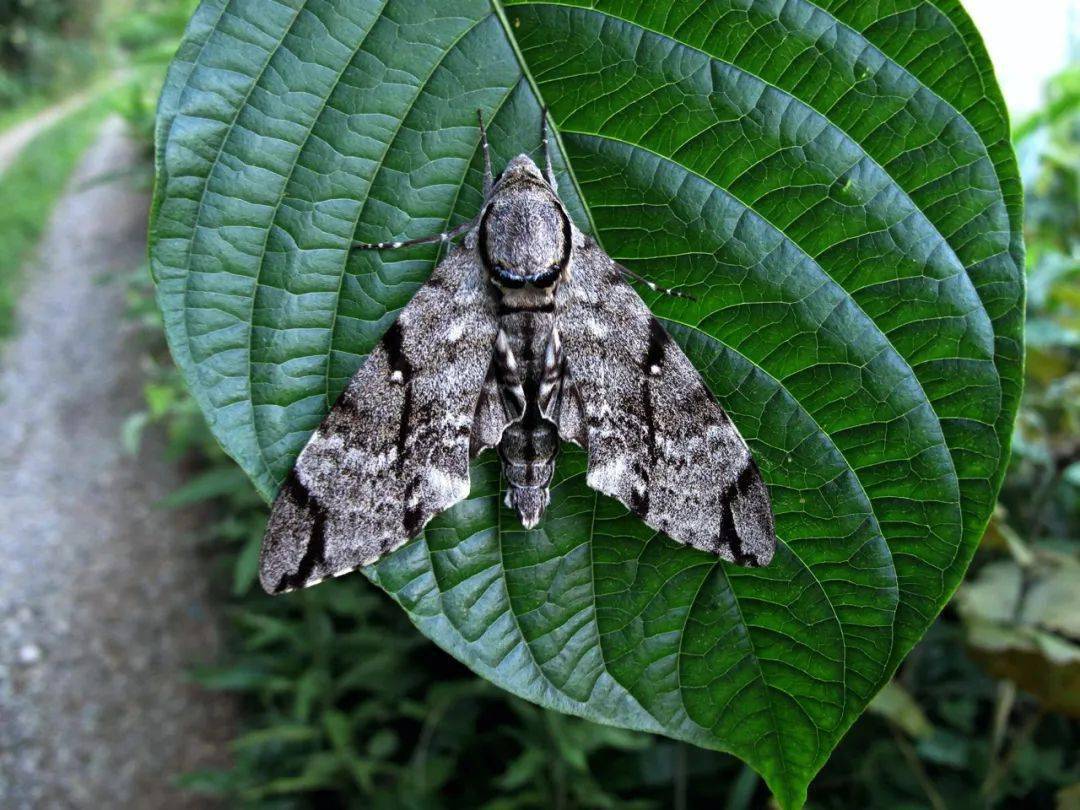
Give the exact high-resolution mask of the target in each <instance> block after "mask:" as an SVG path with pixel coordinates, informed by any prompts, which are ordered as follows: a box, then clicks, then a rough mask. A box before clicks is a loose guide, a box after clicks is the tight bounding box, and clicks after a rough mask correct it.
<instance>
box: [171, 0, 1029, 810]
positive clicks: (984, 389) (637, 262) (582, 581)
mask: <svg viewBox="0 0 1080 810" xmlns="http://www.w3.org/2000/svg"><path fill="white" fill-rule="evenodd" d="M541 103H546V104H547V105H548V106H549V107H550V110H551V115H552V118H553V120H554V122H555V124H556V127H557V133H558V147H559V150H558V151H559V156H558V161H557V162H558V168H559V174H560V178H561V180H560V183H561V189H562V193H563V196H564V198H565V199H566V200H567V202H568V204H569V206H570V208H571V210H572V212H573V213H574V216H575V218H576V219H577V220H578V222H579V224H580V225H581V227H583V228H585V229H587V230H590V231H591V232H593V233H594V234H595V235H596V236H597V237H598V238H599V239H600V241H601V242H602V244H603V245H604V246H605V248H606V249H607V250H608V252H610V253H611V254H612V255H613V256H615V257H617V258H618V259H620V260H621V261H623V262H624V263H625V264H627V265H628V266H630V267H632V268H634V269H635V270H638V271H639V272H642V273H644V274H647V275H648V276H650V277H652V278H654V279H656V280H657V281H658V282H660V283H663V284H667V285H674V286H678V287H680V288H684V289H689V290H691V291H692V292H693V294H694V295H695V296H696V300H694V301H687V300H677V299H660V300H655V301H652V300H650V302H651V303H652V304H653V305H654V309H655V311H656V312H657V313H658V314H660V315H661V316H662V317H663V318H664V319H665V320H666V322H667V324H668V325H669V327H670V329H671V331H672V333H673V334H674V335H675V337H676V338H677V339H678V341H679V342H680V343H681V345H682V346H683V347H684V349H685V350H686V351H687V353H688V355H689V356H690V357H691V359H693V360H694V362H695V363H696V364H697V366H698V368H699V369H701V371H702V373H703V374H704V376H705V378H706V380H707V381H708V383H709V385H710V387H711V388H712V390H713V391H714V393H715V394H716V395H717V397H718V398H719V399H720V400H721V401H722V402H723V404H724V405H725V407H726V408H727V409H728V411H729V413H731V414H732V416H733V418H734V419H735V421H736V423H737V424H738V426H739V428H740V430H741V431H742V433H743V435H744V436H746V438H747V439H748V440H749V442H750V444H751V445H752V447H753V449H754V451H755V454H756V455H757V457H758V459H759V462H760V466H761V467H762V470H763V472H764V474H765V477H766V479H767V481H768V483H769V485H770V488H771V492H772V496H773V500H774V506H775V511H776V517H777V528H778V534H779V536H780V539H781V543H780V548H779V551H778V553H777V557H776V560H775V561H774V563H773V564H772V565H771V566H769V567H768V568H766V569H759V570H752V571H751V570H745V569H740V568H737V567H733V566H729V565H725V564H718V563H716V562H715V561H714V560H712V559H710V558H709V557H707V556H706V555H703V554H700V553H697V552H694V551H692V550H689V549H686V548H683V547H680V546H677V545H676V544H674V543H672V542H670V541H669V540H667V539H665V538H663V537H661V536H656V535H654V534H653V533H652V532H651V531H649V530H648V529H647V528H646V527H645V526H644V525H642V524H641V523H640V522H639V521H637V520H635V519H633V518H632V517H629V516H628V515H627V514H626V513H625V510H623V509H621V508H620V507H619V506H618V505H617V504H616V503H614V502H613V501H610V500H608V499H606V498H604V497H601V496H597V495H596V494H595V493H593V492H591V491H590V490H589V489H588V488H586V487H585V485H584V481H583V477H584V476H583V470H584V461H583V458H582V457H581V455H580V454H579V453H574V452H568V453H567V454H566V455H565V456H564V458H563V459H562V461H561V472H560V479H559V482H558V484H557V486H556V487H555V490H554V500H553V504H552V508H551V511H550V514H549V515H548V517H547V519H546V520H545V522H544V524H543V525H542V526H541V527H540V528H539V529H537V530H535V531H532V532H524V531H522V530H521V529H520V526H519V525H518V524H517V523H516V521H515V520H514V519H513V518H512V517H511V516H510V515H508V514H506V513H504V511H503V510H502V508H501V507H500V505H499V502H498V497H497V490H498V483H499V482H498V469H497V466H496V465H494V464H493V463H491V462H487V463H482V464H478V465H477V467H476V469H475V470H474V487H473V495H472V497H471V498H470V499H469V500H468V501H467V502H465V503H464V504H462V505H460V506H459V507H458V508H455V509H454V510H452V511H451V512H449V513H447V514H446V515H444V516H443V517H442V518H439V519H437V520H436V522H435V523H433V524H432V525H431V526H430V527H429V528H428V530H427V532H426V533H425V536H424V537H423V538H420V539H418V540H417V541H416V542H413V543H411V544H409V545H407V546H406V547H404V548H403V549H401V550H400V551H399V552H397V553H396V554H394V555H392V556H391V557H390V558H389V559H387V560H385V561H384V562H382V563H380V564H379V565H378V566H375V567H374V568H373V569H371V570H370V571H369V575H370V576H371V578H372V579H373V580H374V581H376V582H377V583H378V584H379V585H381V586H382V587H384V588H385V589H386V590H387V591H389V592H390V593H391V594H392V595H393V596H394V597H395V598H396V599H397V600H398V601H399V602H400V603H401V605H402V606H403V607H404V609H405V610H407V611H408V612H409V614H410V616H411V617H412V618H413V620H414V621H415V622H416V623H417V624H418V626H419V627H420V628H421V629H422V630H423V631H424V632H425V633H426V634H427V635H429V636H430V637H431V638H433V639H434V640H435V641H436V642H438V643H439V644H440V645H441V646H443V647H444V648H445V649H447V650H448V651H449V652H451V653H452V654H453V655H455V656H457V657H458V658H460V659H461V660H462V661H464V662H465V663H467V664H468V665H469V666H470V667H472V668H473V669H474V670H475V671H476V672H478V673H480V674H481V675H483V676H484V677H486V678H489V679H490V680H492V681H494V682H495V683H498V684H499V685H501V686H503V687H505V688H507V689H510V690H512V691H514V692H516V693H518V694H520V695H522V696H524V697H527V698H529V699H531V700H534V701H536V702H538V703H541V704H544V705H546V706H550V707H553V708H556V709H560V710H563V711H567V712H573V713H576V714H580V715H584V716H587V717H591V718H594V719H597V720H600V721H603V722H608V723H614V724H618V725H623V726H627V727H631V728H639V729H646V730H651V731H656V732H660V733H664V734H668V735H671V736H674V737H678V738H682V739H685V740H689V741H692V742H695V743H697V744H700V745H703V746H707V747H712V748H718V749H722V750H727V751H731V752H733V753H735V754H737V755H738V756H740V757H742V758H743V759H745V760H747V761H748V762H750V763H751V764H752V765H753V766H754V767H755V768H756V769H757V770H759V771H760V772H761V773H762V774H763V775H764V776H765V778H766V780H767V781H768V783H769V785H770V787H771V788H772V790H773V791H774V792H775V794H776V795H777V796H778V798H779V799H780V800H781V802H782V804H784V805H785V806H797V805H798V804H800V803H801V801H802V800H803V798H804V797H805V791H806V785H807V783H808V782H809V780H810V778H811V777H812V776H813V774H814V773H815V772H816V771H817V770H818V769H819V768H820V767H821V765H822V764H823V763H824V761H825V759H826V758H827V756H828V753H829V751H831V749H832V748H833V747H834V746H835V744H836V742H837V741H838V739H839V737H840V736H841V735H842V734H843V732H844V731H845V730H846V729H847V728H848V727H849V726H850V724H851V723H852V722H853V721H854V720H855V718H857V717H858V715H859V714H860V713H861V711H862V710H863V709H864V708H865V706H866V704H867V702H868V700H869V699H870V697H871V696H872V695H873V694H874V693H875V692H876V691H877V690H878V689H879V688H880V687H881V686H882V685H883V684H884V683H885V682H886V680H887V679H888V676H889V674H890V673H891V671H892V670H893V669H894V668H895V666H896V665H897V664H898V662H899V661H900V659H901V658H902V657H903V655H904V654H905V653H906V652H907V650H908V649H910V647H911V645H912V644H913V643H914V642H915V641H916V640H917V639H918V638H919V636H920V635H921V634H922V632H923V631H924V630H925V628H926V627H927V625H928V623H929V622H930V621H931V620H932V619H933V617H934V616H935V615H936V613H937V612H938V610H940V608H941V606H942V605H943V604H944V601H945V600H946V599H947V598H948V596H949V595H950V594H951V593H952V591H953V590H954V589H955V587H956V585H957V583H958V582H959V579H960V577H961V575H962V573H963V571H964V569H965V568H966V566H967V563H968V560H969V558H970V555H971V552H972V550H973V548H974V545H975V543H976V542H977V539H978V536H979V534H980V532H981V529H982V527H983V525H984V524H985V521H986V519H987V518H988V516H989V511H990V508H991V506H992V504H993V500H994V496H995V493H996V490H997V487H998V484H999V483H1000V478H1001V474H1002V471H1003V467H1004V461H1005V458H1006V455H1007V451H1008V441H1009V434H1010V430H1011V425H1012V418H1013V415H1014V413H1015V409H1016V402H1017V397H1018V394H1019V384H1020V382H1019V381H1020V357H1021V331H1020V330H1021V325H1022V324H1021V303H1022V294H1023V290H1022V278H1021V272H1020V267H1021V266H1022V255H1021V251H1022V248H1021V244H1020V231H1019V216H1020V196H1019V185H1018V181H1017V178H1016V171H1015V166H1014V162H1013V157H1012V153H1011V150H1010V148H1009V145H1008V131H1007V122H1006V117H1005V114H1004V110H1003V105H1002V103H1001V99H1000V96H999V94H998V91H997V89H996V86H995V84H994V80H993V76H992V72H991V71H990V68H989V65H988V62H987V59H986V56H985V53H984V51H983V49H982V46H981V43H980V42H979V39H978V36H977V34H976V33H975V31H974V29H973V28H972V26H971V24H970V21H969V20H968V19H967V17H966V16H965V15H964V13H963V11H962V10H961V9H960V7H959V5H958V4H957V3H956V2H955V0H932V2H931V0H883V2H878V3H873V4H868V3H856V2H851V1H850V0H829V1H826V2H822V1H821V0H818V2H814V3H811V2H809V1H808V0H715V2H710V3H700V2H675V3H648V2H644V0H639V1H638V2H631V1H630V0H621V1H620V0H594V1H593V2H586V0H579V1H578V2H573V0H562V2H547V3H536V2H514V3H506V4H505V6H503V5H498V4H494V3H489V2H480V0H449V1H447V0H442V1H441V2H417V1H416V0H408V2H406V0H398V1H397V2H395V0H386V1H385V2H375V0H370V1H369V0H357V1H356V2H348V3H343V2H331V1H330V0H306V1H305V0H276V2H255V1H254V0H246V1H244V0H232V1H231V2H225V0H206V2H204V3H203V5H202V6H201V7H200V8H199V10H198V12H197V13H196V16H195V18H194V19H193V21H192V24H191V27H190V29H189V32H188V36H187V38H186V39H185V42H184V44H183V46H182V47H181V50H180V52H179V54H178V56H177V59H176V62H175V63H174V65H173V67H172V69H171V72H170V75H169V79H168V82H167V85H166V88H165V93H164V95H163V98H162V104H161V111H160V115H159V133H158V134H159V139H158V188H157V194H156V199H155V207H154V215H153V221H152V241H153V268H154V273H155V278H156V279H157V282H158V290H159V298H160V302H161V306H162V309H163V311H164V313H165V318H166V326H167V330H168V334H169V340H170V345H171V347H172V350H173V353H174V356H175V357H176V359H177V362H178V363H179V364H180V366H181V368H182V369H183V370H184V372H185V374H186V375H187V378H188V380H189V381H190V383H191V386H192V390H193V391H194V393H195V396H196V397H197V398H198V400H199V402H200V405H201V406H202V408H203V410H204V411H205V413H206V415H207V418H208V419H209V421H210V424H211V425H212V427H213V429H214V431H215V433H216V435H217V436H218V437H219V439H220V440H221V442H222V444H223V445H224V446H225V447H226V449H227V450H228V451H229V452H230V453H231V454H232V455H233V456H234V457H235V458H236V459H237V461H238V462H239V463H240V464H241V465H242V466H243V467H244V469H245V470H246V471H247V472H248V473H249V474H250V475H251V476H252V478H253V479H254V481H255V482H256V484H257V485H258V487H259V488H260V490H261V491H262V492H263V493H264V494H265V495H266V496H268V497H269V496H271V495H272V494H273V492H274V491H275V489H276V486H277V484H278V483H279V482H280V481H281V480H282V478H283V477H284V475H285V474H286V472H287V471H288V470H289V468H290V467H291V465H292V463H293V460H294V459H295V456H296V454H297V452H298V451H299V449H300V447H301V446H302V445H303V442H304V441H305V440H306V438H307V436H308V435H309V434H310V432H311V431H312V430H313V429H314V428H315V426H316V425H317V424H318V423H319V421H320V419H321V418H322V416H323V415H324V414H325V412H326V410H327V408H328V406H329V404H330V403H331V402H332V401H333V399H334V397H335V396H336V394H337V393H338V392H339V391H340V390H341V388H342V387H343V386H344V384H345V382H346V381H347V380H348V378H349V376H350V375H351V374H352V373H353V371H355V369H356V368H357V367H358V365H359V364H360V363H361V362H362V359H363V357H364V356H365V354H366V352H367V351H369V350H370V348H371V346H372V345H373V344H374V342H375V341H376V340H377V338H378V337H379V335H380V334H381V333H382V332H383V331H384V330H385V328H386V327H387V326H388V324H389V323H390V322H391V321H392V319H393V318H394V315H395V313H396V311H397V310H398V309H399V308H400V307H401V306H403V305H404V303H405V302H406V301H407V300H408V298H409V296H410V295H411V294H412V292H413V291H414V290H415V289H416V287H417V285H418V284H419V283H421V282H422V280H423V279H424V278H425V277H426V275H427V273H428V272H429V271H430V267H431V262H432V261H433V260H434V259H435V258H436V253H435V250H434V249H428V248H417V249H414V250H411V251H408V252H405V253H384V254H381V255H379V254H371V253H364V254H362V255H361V254H351V255H350V253H349V251H348V245H349V243H350V242H351V241H353V240H354V239H362V240H367V241H376V240H382V239H388V238H391V237H394V238H400V237H407V236H417V235H423V234H426V233H431V232H436V231H440V230H443V229H444V228H445V227H446V225H447V223H448V222H449V223H451V224H453V223H456V222H459V221H461V220H462V219H464V218H467V217H470V216H471V215H473V214H474V213H475V212H476V210H477V208H478V206H479V203H480V192H479V186H480V174H479V155H478V150H477V147H478V134H477V130H476V128H475V111H476V110H477V109H481V110H483V111H484V112H485V114H486V116H487V118H489V119H490V121H491V125H490V131H491V137H492V142H493V146H494V148H495V152H496V162H499V163H501V162H503V161H505V160H507V159H508V158H509V157H511V156H513V155H514V154H516V153H518V152H520V151H527V150H530V149H533V148H535V147H536V145H537V140H538V120H539V109H540V104H541Z"/></svg>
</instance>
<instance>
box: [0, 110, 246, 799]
mask: <svg viewBox="0 0 1080 810" xmlns="http://www.w3.org/2000/svg"><path fill="white" fill-rule="evenodd" d="M138 159H139V158H138V155H137V153H136V150H135V149H134V148H133V146H132V144H131V143H130V142H129V141H128V140H126V139H125V137H124V136H123V133H122V129H121V127H120V125H119V123H118V122H116V121H110V122H109V124H108V125H107V126H106V128H105V129H104V130H103V133H102V136H101V137H100V139H99V140H98V142H97V143H96V144H95V146H94V147H93V148H92V149H91V150H90V151H89V153H88V154H87V155H86V157H85V158H84V160H83V162H82V164H81V166H80V168H79V169H78V171H77V172H76V176H75V177H74V178H72V182H71V185H70V187H69V191H68V192H67V194H66V195H65V196H64V198H63V199H62V201H61V202H60V204H59V206H58V208H57V210H56V212H55V214H54V216H53V219H52V222H51V225H50V228H49V231H48V233H47V235H46V237H45V240H44V242H43V245H44V246H45V247H44V248H43V250H42V253H41V256H40V258H39V260H38V261H37V262H36V264H35V265H34V266H32V267H31V268H30V271H31V274H32V275H31V279H30V282H29V289H28V290H27V293H26V295H25V296H24V297H23V300H22V301H21V303H20V307H19V313H18V321H17V323H18V329H19V332H18V334H17V335H16V337H14V338H13V339H12V340H11V341H10V343H9V344H8V345H7V346H6V349H5V351H4V355H3V360H2V362H0V492H2V493H3V496H2V507H0V806H3V807H4V808H10V809H12V810H14V809H15V808H18V809H19V810H21V808H38V807H50V808H52V807H57V808H67V807H76V808H84V807H85V808H98V807H124V808H127V807H139V808H147V807H153V808H175V807H194V806H202V804H200V802H198V801H197V800H195V799H193V798H192V797H191V796H189V795H184V794H181V793H179V792H178V791H177V790H175V789H174V788H173V787H172V786H171V784H170V780H171V779H172V778H173V777H174V776H175V775H176V774H178V773H182V772H184V771H188V770H192V769H196V768H203V767H213V766H215V765H216V766H220V765H222V764H223V750H224V746H223V740H224V739H227V738H228V736H229V735H230V734H231V732H232V728H231V711H230V708H231V707H230V705H229V704H228V702H226V701H225V700H224V699H223V698H222V697H220V696H218V697H215V696H211V695H208V694H206V693H205V692H202V691H201V690H199V689H198V688H197V687H195V686H193V685H191V684H189V683H187V682H186V679H185V676H184V670H185V668H188V667H190V666H192V665H193V664H194V663H196V662H199V661H207V660H212V659H213V657H214V656H215V654H216V653H215V651H216V648H217V636H216V630H215V623H214V622H213V621H212V617H211V615H210V612H209V604H208V600H207V594H206V587H205V584H206V578H205V574H204V569H205V564H204V561H203V560H202V559H201V558H200V553H199V551H198V549H197V546H196V531H195V529H196V525H195V522H196V516H195V515H191V514H188V515H180V514H177V513H175V512H168V511H165V510H158V509H154V508H153V504H154V503H155V502H156V501H157V500H159V499H160V498H161V497H162V496H164V495H165V494H167V493H168V492H170V491H172V490H173V489H175V487H176V486H177V484H178V480H179V479H178V473H177V471H176V470H175V469H174V468H173V467H172V466H171V465H170V464H169V463H167V462H166V461H165V460H163V458H162V453H161V445H160V442H155V441H153V440H150V441H148V442H144V448H143V451H142V453H141V455H140V456H139V457H138V458H132V457H130V456H128V455H125V453H124V451H123V450H122V448H121V443H120V430H121V425H122V424H123V422H124V420H125V417H126V416H127V415H128V414H130V413H132V412H133V411H135V410H138V408H139V405H140V399H141V394H140V388H141V384H142V381H141V379H140V373H139V360H140V348H139V340H138V337H137V335H136V333H135V330H134V329H133V328H132V327H130V326H128V325H126V323H125V321H124V317H123V313H124V306H125V304H124V292H125V291H124V283H123V282H124V278H125V276H126V275H127V274H128V273H129V272H130V271H131V270H132V269H133V268H135V267H137V266H138V265H139V264H140V263H141V262H142V261H143V255H144V251H145V248H146V239H145V231H146V206H147V195H146V194H145V193H144V192H141V191H135V190H133V189H132V188H131V187H130V181H125V180H123V179H120V180H113V181H109V182H101V183H97V184H94V183H93V182H90V183H89V184H88V183H87V181H92V180H93V178H95V177H100V176H103V175H106V174H110V175H112V176H113V177H115V176H116V174H117V173H118V170H122V169H124V168H125V167H129V166H132V165H134V164H135V163H136V162H137V160H138Z"/></svg>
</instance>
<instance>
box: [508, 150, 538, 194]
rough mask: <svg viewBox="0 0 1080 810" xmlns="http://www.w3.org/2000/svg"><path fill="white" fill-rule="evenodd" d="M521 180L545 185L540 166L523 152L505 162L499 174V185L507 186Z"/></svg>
mask: <svg viewBox="0 0 1080 810" xmlns="http://www.w3.org/2000/svg"><path fill="white" fill-rule="evenodd" d="M522 181H525V182H533V183H543V184H544V185H547V181H546V180H545V179H544V175H543V173H542V172H541V171H540V167H539V166H537V165H536V163H535V162H534V161H533V159H532V158H531V157H529V156H528V155H525V154H521V155H518V156H517V157H516V158H514V159H513V160H511V161H510V162H509V163H507V164H506V168H505V169H503V171H502V174H501V175H499V185H500V186H508V185H511V184H513V183H518V182H522Z"/></svg>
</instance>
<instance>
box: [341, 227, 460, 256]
mask: <svg viewBox="0 0 1080 810" xmlns="http://www.w3.org/2000/svg"><path fill="white" fill-rule="evenodd" d="M475 224H476V220H475V219H470V220H468V221H467V222H462V223H461V224H460V225H458V226H456V227H454V228H451V229H450V230H448V231H443V232H442V233H437V234H435V235H433V236H421V237H419V238H418V239H406V240H405V241H403V242H353V243H352V248H351V249H352V250H385V249H387V248H390V249H396V248H403V247H413V246H414V245H430V244H431V243H432V242H449V241H450V240H451V239H453V238H455V237H457V236H461V234H463V233H465V231H467V230H469V229H470V228H471V227H473V225H475Z"/></svg>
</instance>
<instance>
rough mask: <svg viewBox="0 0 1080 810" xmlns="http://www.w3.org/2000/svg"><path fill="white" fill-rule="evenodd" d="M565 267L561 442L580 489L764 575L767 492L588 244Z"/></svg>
mask: <svg viewBox="0 0 1080 810" xmlns="http://www.w3.org/2000/svg"><path fill="white" fill-rule="evenodd" d="M571 267H572V271H571V276H570V278H569V280H568V282H564V283H563V284H561V285H560V287H559V290H558V292H557V293H556V303H555V311H556V329H557V330H558V333H559V337H560V338H561V340H562V347H563V355H564V357H565V363H566V378H565V379H564V383H563V385H564V388H563V393H562V397H561V400H560V402H559V409H560V412H559V414H558V419H559V432H560V434H561V435H562V437H563V438H564V439H566V440H568V441H572V442H575V443H577V444H580V445H581V446H583V447H585V448H586V449H587V451H588V454H589V469H588V476H587V479H586V480H587V481H588V484H589V486H591V487H592V488H593V489H596V490H599V491H600V492H603V493H605V494H607V495H611V496H613V497H615V498H618V499H619V500H620V501H622V503H623V504H624V505H626V506H627V507H629V508H630V510H631V511H632V512H634V514H636V515H638V516H640V517H641V518H642V520H644V521H645V522H646V523H647V524H648V525H649V526H651V527H652V528H654V529H658V530H659V531H662V532H664V533H665V534H667V535H669V536H670V537H672V538H674V539H675V540H678V541H680V542H682V543H686V544H687V545H690V546H693V547H694V548H698V549H701V550H703V551H708V552H711V553H714V554H716V555H718V556H720V557H722V558H723V559H725V560H729V561H731V562H735V563H739V564H741V565H751V566H759V565H767V564H768V563H769V561H770V560H771V559H772V556H773V551H774V550H775V547H776V534H775V531H774V528H773V516H772V509H771V506H770V502H769V494H768V490H767V489H766V487H765V484H764V482H763V481H762V479H761V474H760V473H759V472H758V468H757V465H756V464H755V463H754V459H753V458H752V457H751V455H750V450H749V449H748V448H747V446H746V442H744V441H743V438H742V436H740V435H739V431H738V430H737V429H736V428H735V425H734V424H732V422H731V420H730V419H729V418H728V416H727V414H726V413H724V411H723V409H722V408H721V407H720V406H719V405H718V404H717V403H716V400H715V399H713V397H712V394H711V393H710V392H709V390H708V389H707V388H706V387H705V383H704V382H703V381H702V379H701V376H700V375H699V374H698V372H697V370H696V369H695V368H694V366H693V364H692V363H691V362H690V361H689V359H687V357H686V355H684V354H683V353H682V351H681V350H680V349H679V347H678V346H677V345H676V344H675V342H674V341H672V340H671V338H670V337H669V336H668V334H667V332H666V331H665V330H664V328H663V326H661V325H660V323H659V321H657V320H656V318H654V317H653V316H652V313H650V312H649V309H648V307H647V306H645V303H644V302H643V301H642V300H641V299H640V298H639V297H638V295H637V293H636V292H635V291H634V290H633V288H631V287H630V286H629V285H628V284H627V283H626V282H625V281H623V280H622V277H621V273H620V272H619V270H618V269H617V267H616V265H615V264H614V262H613V261H612V260H611V259H610V258H609V257H608V256H607V255H606V254H605V253H604V252H603V251H602V250H601V249H600V248H599V247H598V246H597V245H595V244H594V243H593V242H591V241H588V240H587V241H585V242H584V244H583V245H582V246H581V247H580V248H576V249H575V252H574V258H573V262H572V265H571Z"/></svg>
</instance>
